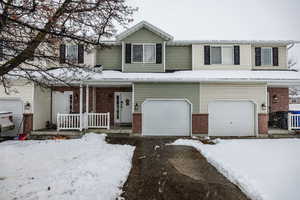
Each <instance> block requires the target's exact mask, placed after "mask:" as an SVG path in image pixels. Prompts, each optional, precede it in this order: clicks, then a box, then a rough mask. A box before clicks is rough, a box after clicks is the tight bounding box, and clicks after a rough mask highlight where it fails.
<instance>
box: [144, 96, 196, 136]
mask: <svg viewBox="0 0 300 200" xmlns="http://www.w3.org/2000/svg"><path fill="white" fill-rule="evenodd" d="M190 120H191V105H190V104H189V103H188V102H187V101H185V100H146V101H145V102H144V103H143V105H142V133H143V135H149V136H150V135H152V136H189V135H190V122H191V121H190Z"/></svg>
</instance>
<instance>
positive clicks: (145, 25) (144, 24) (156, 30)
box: [116, 21, 173, 41]
mask: <svg viewBox="0 0 300 200" xmlns="http://www.w3.org/2000/svg"><path fill="white" fill-rule="evenodd" d="M142 28H146V29H148V30H149V31H152V32H153V33H155V34H157V35H159V36H160V37H162V38H164V39H166V40H173V36H171V35H170V34H168V33H166V32H164V31H163V30H161V29H160V28H157V27H156V26H154V25H152V24H150V23H149V22H146V21H141V22H140V23H138V24H136V25H134V26H133V27H131V28H129V29H127V30H125V31H124V32H122V33H120V34H119V35H117V36H116V39H117V40H119V41H120V40H123V39H124V38H126V37H128V36H129V35H131V34H133V33H135V32H136V31H138V30H140V29H142Z"/></svg>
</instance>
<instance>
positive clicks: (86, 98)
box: [85, 85, 89, 114]
mask: <svg viewBox="0 0 300 200" xmlns="http://www.w3.org/2000/svg"><path fill="white" fill-rule="evenodd" d="M85 112H86V114H88V113H89V85H86V93H85Z"/></svg>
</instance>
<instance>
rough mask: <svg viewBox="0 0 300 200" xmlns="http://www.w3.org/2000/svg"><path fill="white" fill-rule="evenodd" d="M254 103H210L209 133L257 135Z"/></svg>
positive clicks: (216, 134) (215, 134)
mask: <svg viewBox="0 0 300 200" xmlns="http://www.w3.org/2000/svg"><path fill="white" fill-rule="evenodd" d="M254 111H255V107H254V104H253V103H252V102H250V101H215V102H211V103H210V104H209V135H211V136H253V135H255V123H254V114H255V112H254Z"/></svg>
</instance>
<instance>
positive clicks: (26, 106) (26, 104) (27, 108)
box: [24, 101, 31, 110]
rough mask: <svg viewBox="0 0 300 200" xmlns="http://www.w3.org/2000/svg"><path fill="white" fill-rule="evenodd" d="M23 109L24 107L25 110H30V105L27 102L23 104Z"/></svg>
mask: <svg viewBox="0 0 300 200" xmlns="http://www.w3.org/2000/svg"><path fill="white" fill-rule="evenodd" d="M24 107H25V110H30V108H31V104H30V103H29V102H28V101H27V102H26V103H25V105H24Z"/></svg>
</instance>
